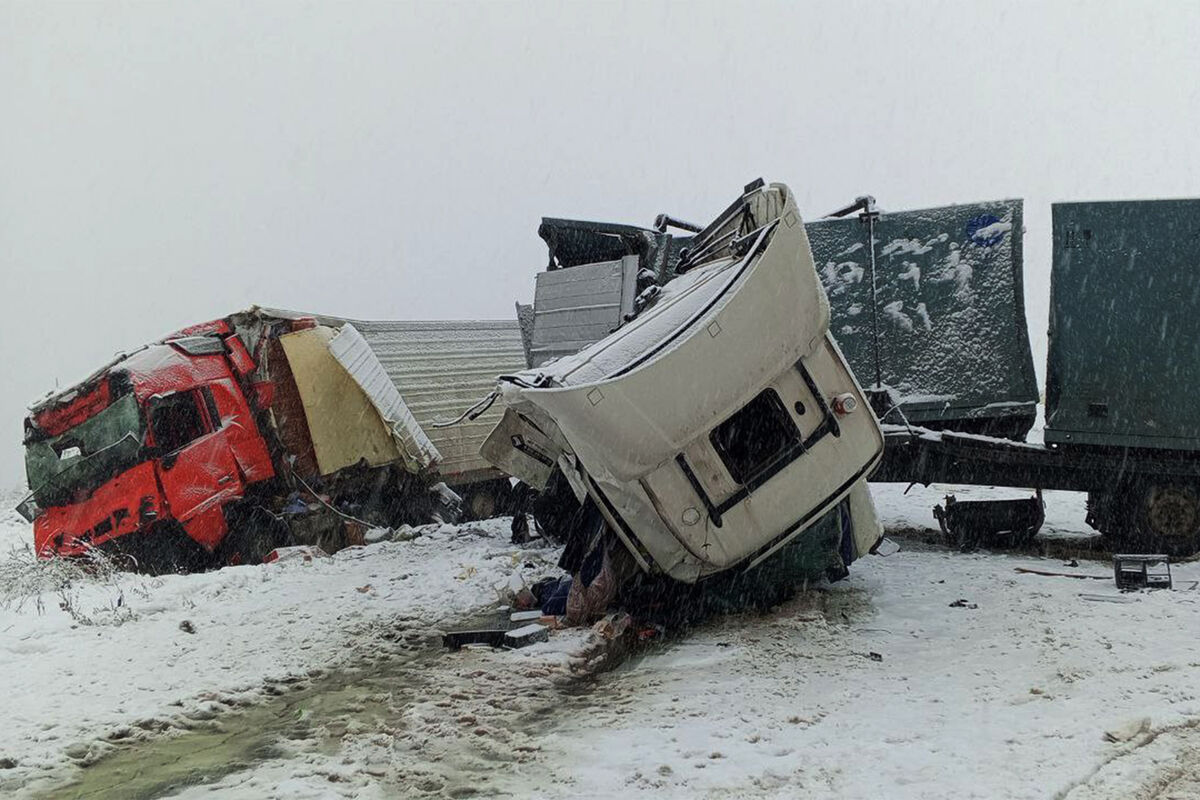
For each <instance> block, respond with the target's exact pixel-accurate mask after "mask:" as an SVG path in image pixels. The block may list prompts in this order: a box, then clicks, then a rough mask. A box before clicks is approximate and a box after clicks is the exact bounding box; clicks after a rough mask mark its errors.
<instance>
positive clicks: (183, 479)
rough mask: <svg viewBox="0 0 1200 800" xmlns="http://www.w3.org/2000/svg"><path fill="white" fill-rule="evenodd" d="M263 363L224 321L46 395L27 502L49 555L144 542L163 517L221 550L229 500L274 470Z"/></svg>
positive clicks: (37, 410)
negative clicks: (259, 372)
mask: <svg viewBox="0 0 1200 800" xmlns="http://www.w3.org/2000/svg"><path fill="white" fill-rule="evenodd" d="M253 368H254V362H253V359H252V358H251V356H250V354H249V353H248V351H247V350H246V348H245V346H244V345H243V343H242V341H241V340H240V339H239V337H238V336H237V335H236V334H233V333H231V329H230V327H229V325H228V324H227V323H226V322H224V321H216V322H212V323H207V324H205V325H200V326H195V327H193V328H189V329H186V330H184V331H180V332H179V333H178V334H175V335H174V336H172V337H168V338H167V339H166V340H164V341H163V342H160V343H158V344H153V345H150V346H148V347H145V348H143V349H141V350H138V351H136V352H134V353H132V354H131V355H128V356H125V357H122V358H121V359H119V360H117V361H115V362H113V363H112V364H110V365H108V366H107V367H105V368H104V369H102V370H101V371H99V372H97V373H96V374H94V375H93V376H92V377H90V378H88V379H87V380H85V381H84V382H83V383H81V384H79V385H78V386H76V387H73V388H72V389H69V390H67V391H65V392H62V393H59V394H57V395H54V396H52V397H50V398H47V399H46V400H45V401H42V402H41V403H39V404H38V405H36V406H35V407H34V408H33V409H32V410H31V412H30V414H29V416H28V417H27V418H26V420H25V457H26V472H27V475H28V478H29V485H30V488H31V490H32V492H31V496H30V499H31V500H32V504H30V503H26V504H24V505H25V506H26V509H27V510H26V515H27V516H33V524H34V546H35V549H36V551H37V553H38V555H39V556H43V557H50V556H52V555H79V554H81V553H83V552H85V551H86V550H88V549H90V548H92V547H100V548H111V549H115V550H121V551H124V552H131V553H132V552H138V551H139V549H138V548H137V547H135V546H134V545H136V544H138V540H139V539H142V540H149V539H152V538H154V537H147V536H145V534H148V533H150V532H151V530H154V532H155V534H156V536H157V535H159V534H161V533H162V530H163V529H164V528H172V529H174V530H175V532H176V533H179V532H182V533H183V534H184V535H186V537H188V538H189V539H190V540H191V541H193V542H194V543H195V544H196V545H198V546H199V548H201V549H202V551H203V552H206V553H209V554H211V553H212V552H213V551H214V550H215V549H216V548H217V546H218V545H219V544H220V543H221V541H222V540H223V539H224V538H225V536H226V533H227V531H228V526H227V523H226V511H227V507H228V505H229V504H230V503H231V502H233V501H235V500H239V499H241V498H243V497H244V496H245V494H246V491H247V487H249V486H251V485H253V484H257V483H260V482H262V481H265V480H268V479H270V478H272V477H274V475H275V469H274V466H273V464H272V460H271V455H270V452H269V449H268V446H267V442H266V440H265V439H264V437H263V435H262V433H261V432H260V430H259V426H258V424H257V423H256V421H255V412H254V410H253V409H252V403H254V405H256V406H257V404H258V398H257V397H256V396H254V389H255V385H254V384H251V383H250V382H249V380H248V378H247V376H248V375H249V373H250V372H251V371H252V370H253ZM247 390H249V391H247ZM251 397H254V399H253V400H252V399H251Z"/></svg>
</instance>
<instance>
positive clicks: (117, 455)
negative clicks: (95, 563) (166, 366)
mask: <svg viewBox="0 0 1200 800" xmlns="http://www.w3.org/2000/svg"><path fill="white" fill-rule="evenodd" d="M145 436H146V432H145V427H144V425H143V422H142V417H141V414H140V413H139V409H138V404H137V398H136V397H134V396H133V395H132V394H127V395H125V396H124V397H122V398H120V399H119V400H117V401H115V402H113V403H112V404H111V405H109V407H108V408H106V409H104V410H103V411H101V412H100V413H99V414H96V415H95V416H93V417H90V418H89V419H86V420H84V421H83V422H81V423H79V424H78V425H76V426H75V427H74V428H71V429H70V430H67V431H64V432H63V433H60V434H59V435H58V436H53V437H50V438H48V439H41V440H39V441H35V442H29V443H28V444H27V445H26V446H25V474H26V476H27V477H28V478H29V487H30V488H31V489H32V490H33V497H34V500H36V501H37V504H38V505H39V506H41V507H42V508H46V507H48V506H55V505H63V504H65V503H68V502H70V501H71V499H72V496H73V495H74V494H75V493H76V492H79V491H85V492H86V491H90V490H92V489H95V488H96V487H97V486H99V485H100V484H102V483H104V482H105V481H106V480H108V479H109V478H112V477H113V476H114V475H116V474H118V473H120V472H122V471H124V470H126V469H129V468H130V467H132V466H134V465H136V464H137V463H138V461H139V460H140V457H141V449H142V444H143V442H144V441H145Z"/></svg>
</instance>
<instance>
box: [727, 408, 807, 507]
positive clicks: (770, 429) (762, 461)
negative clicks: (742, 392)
mask: <svg viewBox="0 0 1200 800" xmlns="http://www.w3.org/2000/svg"><path fill="white" fill-rule="evenodd" d="M710 440H711V441H712V445H713V448H714V449H715V450H716V451H717V455H719V456H720V457H721V461H723V462H724V464H725V468H726V469H728V470H729V476H730V477H731V478H733V479H734V480H735V481H737V482H738V483H742V484H744V483H746V481H748V480H749V479H750V478H752V477H753V476H754V475H755V474H756V473H759V472H761V471H762V470H763V469H765V468H767V467H768V466H770V465H771V463H772V462H773V461H775V459H776V458H778V457H779V456H781V455H782V454H783V452H784V451H785V450H787V449H788V448H789V447H791V446H792V445H794V444H798V443H799V442H800V429H799V428H797V427H796V423H795V422H793V421H792V417H791V415H790V414H788V412H787V409H786V408H784V405H783V401H782V400H780V399H779V395H778V394H777V393H776V392H775V390H774V389H767V390H765V391H763V392H760V393H759V394H758V395H757V396H755V398H754V399H753V400H751V401H750V402H749V403H747V404H746V405H744V406H742V408H741V410H740V411H738V412H737V413H736V414H734V415H733V416H732V417H730V418H729V419H727V420H725V421H724V422H722V423H721V424H720V425H718V426H717V427H716V428H714V429H713V432H712V434H711V437H710Z"/></svg>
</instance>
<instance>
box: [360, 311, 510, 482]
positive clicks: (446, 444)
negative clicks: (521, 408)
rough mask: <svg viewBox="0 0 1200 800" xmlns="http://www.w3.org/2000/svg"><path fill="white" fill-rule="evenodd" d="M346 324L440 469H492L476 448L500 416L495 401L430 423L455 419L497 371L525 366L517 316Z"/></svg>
mask: <svg viewBox="0 0 1200 800" xmlns="http://www.w3.org/2000/svg"><path fill="white" fill-rule="evenodd" d="M353 325H354V327H355V328H356V329H357V330H358V332H359V333H360V334H362V337H363V339H364V340H366V342H367V344H369V345H370V347H371V350H372V352H374V353H375V356H376V357H377V358H378V359H379V361H380V363H381V364H382V365H383V368H384V370H385V371H386V372H387V376H388V377H389V378H390V379H391V380H392V383H393V384H395V386H396V388H397V389H398V390H399V392H400V394H401V396H402V397H403V398H404V402H405V403H406V404H407V405H408V408H409V410H410V411H411V412H412V415H413V418H414V419H415V420H416V421H417V423H418V424H419V425H420V426H421V428H422V429H423V430H424V431H425V433H426V434H427V435H428V437H429V440H430V441H431V442H432V443H433V446H434V447H435V448H437V450H438V452H439V453H441V456H442V460H441V463H440V465H439V467H438V470H439V471H440V472H441V474H442V475H443V476H446V477H448V478H453V477H454V476H457V475H465V474H468V473H474V472H479V471H486V472H488V473H492V472H494V469H493V468H492V466H491V465H490V464H489V463H488V462H487V461H485V460H484V459H483V457H482V456H480V455H479V448H480V446H481V445H482V444H483V442H484V440H485V439H487V436H488V434H489V433H490V432H491V430H492V428H494V427H495V426H496V423H498V422H499V421H500V417H501V416H502V415H503V409H502V408H501V407H500V406H499V405H496V406H494V407H492V408H491V409H489V410H488V411H486V412H485V413H483V414H481V415H480V416H479V417H478V418H476V419H474V420H467V419H464V420H463V421H462V422H460V423H458V424H457V425H453V426H450V427H446V428H436V427H434V423H435V422H437V421H449V420H453V419H457V418H458V417H459V416H460V415H461V414H462V413H463V412H464V411H466V410H467V409H468V408H470V407H471V406H472V405H474V404H476V403H478V402H479V401H480V400H482V399H483V398H485V397H486V396H487V395H488V394H489V393H490V392H491V391H492V390H493V389H494V388H495V386H496V377H497V376H498V375H508V374H512V373H515V372H520V371H521V370H523V369H525V350H524V348H523V347H522V345H521V329H520V327H519V326H518V324H517V321H516V320H515V319H512V320H463V321H457V320H456V321H413V322H376V321H359V320H353Z"/></svg>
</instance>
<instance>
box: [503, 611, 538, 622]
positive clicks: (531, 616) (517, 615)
mask: <svg viewBox="0 0 1200 800" xmlns="http://www.w3.org/2000/svg"><path fill="white" fill-rule="evenodd" d="M508 618H509V619H510V620H511V621H513V622H533V621H534V620H538V619H541V618H542V610H541V609H540V608H535V609H532V610H530V611H514V612H512V613H511V614H509V615H508Z"/></svg>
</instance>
